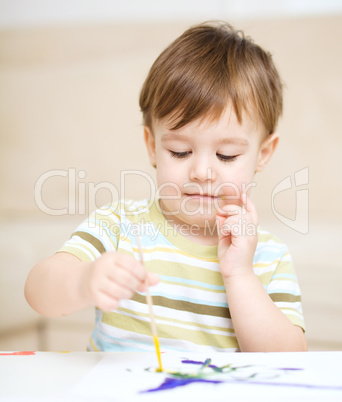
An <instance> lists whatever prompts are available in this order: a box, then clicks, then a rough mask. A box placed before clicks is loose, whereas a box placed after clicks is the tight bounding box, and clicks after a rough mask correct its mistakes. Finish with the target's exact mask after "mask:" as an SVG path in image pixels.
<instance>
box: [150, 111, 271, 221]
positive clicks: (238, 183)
mask: <svg viewBox="0 0 342 402" xmlns="http://www.w3.org/2000/svg"><path fill="white" fill-rule="evenodd" d="M145 141H146V145H147V149H148V152H149V156H150V161H151V163H152V164H153V165H155V166H156V169H157V186H158V190H159V195H160V198H161V202H160V205H161V207H162V209H163V213H164V215H165V217H166V218H167V219H168V220H169V221H171V222H173V223H177V224H187V225H198V226H200V227H204V226H205V225H206V224H209V225H210V226H212V225H213V224H214V223H215V216H216V211H217V209H218V208H219V207H222V206H223V205H226V204H236V205H241V194H242V192H243V191H247V192H248V190H250V189H251V188H252V187H253V186H255V184H254V182H253V179H254V174H255V172H256V171H260V170H262V168H263V166H264V165H265V164H266V163H267V162H268V160H269V159H270V157H271V155H272V153H273V152H274V150H275V147H276V145H277V142H278V136H277V135H276V134H272V135H270V136H267V135H266V134H265V130H264V128H263V126H262V124H260V123H259V124H258V125H257V124H256V123H255V122H253V121H252V120H251V119H249V118H248V117H246V115H244V116H243V121H242V124H239V122H238V120H237V118H236V115H235V113H234V111H233V110H232V109H231V108H227V109H226V111H225V112H224V113H223V114H222V116H221V117H220V119H219V120H216V121H210V120H209V119H206V118H204V119H202V120H201V119H199V120H196V121H194V122H191V123H189V124H188V125H186V126H184V127H182V128H180V129H178V130H175V131H174V130H173V131H172V130H170V129H169V127H168V124H167V121H157V122H154V125H153V133H152V132H151V130H150V128H149V127H145Z"/></svg>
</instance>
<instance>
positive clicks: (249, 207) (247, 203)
mask: <svg viewBox="0 0 342 402" xmlns="http://www.w3.org/2000/svg"><path fill="white" fill-rule="evenodd" d="M241 201H242V205H243V207H244V208H245V210H246V212H247V213H249V214H250V215H251V217H252V222H253V223H254V224H255V225H257V224H258V213H257V210H256V207H255V205H254V203H253V201H252V200H251V199H250V197H248V195H247V194H246V193H242V194H241Z"/></svg>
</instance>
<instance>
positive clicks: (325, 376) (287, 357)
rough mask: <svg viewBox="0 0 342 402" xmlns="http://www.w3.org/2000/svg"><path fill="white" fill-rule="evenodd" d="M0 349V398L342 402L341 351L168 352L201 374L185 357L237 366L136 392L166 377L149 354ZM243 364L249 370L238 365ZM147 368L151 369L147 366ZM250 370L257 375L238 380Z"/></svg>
mask: <svg viewBox="0 0 342 402" xmlns="http://www.w3.org/2000/svg"><path fill="white" fill-rule="evenodd" d="M1 353H6V355H2V354H0V401H66V402H68V401H89V400H91V401H99V402H101V401H129V402H131V401H132V402H134V401H141V402H144V401H149V402H153V401H162V402H166V401H171V400H172V401H176V402H180V401H187V402H188V401H189V402H190V401H207V402H208V401H227V402H228V401H259V400H260V401H263V402H264V401H272V402H274V401H277V402H278V401H291V402H293V401H310V402H312V401H323V402H328V401H342V352H306V353H305V352H304V353H231V354H230V353H214V354H213V355H212V356H204V355H200V354H197V353H181V354H177V353H170V352H166V353H163V355H162V360H163V366H164V368H166V369H181V370H182V371H185V372H198V370H199V367H200V366H198V365H191V364H184V363H182V359H184V358H187V359H190V360H196V361H204V360H205V359H206V358H208V357H210V358H211V359H212V364H215V365H218V366H223V365H225V364H232V365H233V366H234V367H240V368H239V370H238V371H237V373H238V374H235V377H234V376H233V377H232V376H231V375H226V374H222V373H219V374H216V375H215V376H214V377H210V378H213V379H220V380H224V382H223V383H221V384H207V383H204V384H202V383H194V384H189V385H186V386H183V387H178V388H175V389H168V390H163V391H158V392H150V393H142V392H141V391H146V390H148V389H151V388H154V387H157V386H159V385H160V384H161V383H162V382H163V381H164V379H165V378H166V377H168V376H169V375H168V374H166V373H156V372H154V371H153V369H154V368H157V361H156V356H155V354H153V353H125V352H122V353H104V352H101V353H95V352H70V353H60V352H35V353H34V354H32V355H20V354H19V355H18V354H17V355H10V354H9V353H10V352H1ZM245 365H250V367H249V368H241V367H242V366H245ZM148 367H151V368H152V371H146V368H148ZM279 369H282V370H280V371H279ZM283 369H288V370H283ZM289 369H291V370H289ZM294 369H300V370H294ZM246 370H247V371H246ZM241 373H242V374H241ZM248 373H249V374H250V373H256V374H257V375H256V377H255V378H254V379H252V380H243V379H241V378H242V377H244V376H245V375H247V374H248ZM274 373H276V375H274ZM249 374H248V375H249ZM236 376H237V377H236ZM238 378H239V379H238Z"/></svg>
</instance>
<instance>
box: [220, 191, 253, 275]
mask: <svg viewBox="0 0 342 402" xmlns="http://www.w3.org/2000/svg"><path fill="white" fill-rule="evenodd" d="M241 202H242V207H240V206H238V205H232V204H230V205H225V206H224V207H222V208H220V209H219V210H218V212H217V215H216V225H217V231H218V260H219V266H220V271H221V274H222V277H223V280H224V281H225V280H227V279H230V278H231V277H233V276H235V275H241V274H242V275H244V274H246V273H247V274H250V273H252V267H253V258H254V253H255V250H256V246H257V242H258V232H257V227H258V216H257V212H256V208H255V206H254V204H253V203H252V201H251V200H250V198H249V197H248V196H247V195H246V194H245V193H243V194H242V195H241Z"/></svg>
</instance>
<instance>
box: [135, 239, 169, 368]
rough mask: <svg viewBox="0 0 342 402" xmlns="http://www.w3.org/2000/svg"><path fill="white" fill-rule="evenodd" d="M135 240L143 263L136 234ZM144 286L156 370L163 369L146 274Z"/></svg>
mask: <svg viewBox="0 0 342 402" xmlns="http://www.w3.org/2000/svg"><path fill="white" fill-rule="evenodd" d="M136 241H137V244H138V249H139V256H140V261H141V263H142V264H143V265H144V258H143V253H142V251H141V245H140V240H139V236H138V235H137V236H136ZM145 287H146V301H147V305H148V309H149V313H150V323H151V331H152V337H153V341H154V346H155V348H156V353H157V358H158V363H159V368H158V371H163V367H162V362H161V356H160V345H159V338H158V332H157V327H156V323H155V321H154V314H153V303H152V297H151V295H150V291H149V289H148V288H149V283H148V277H147V276H146V279H145Z"/></svg>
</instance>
